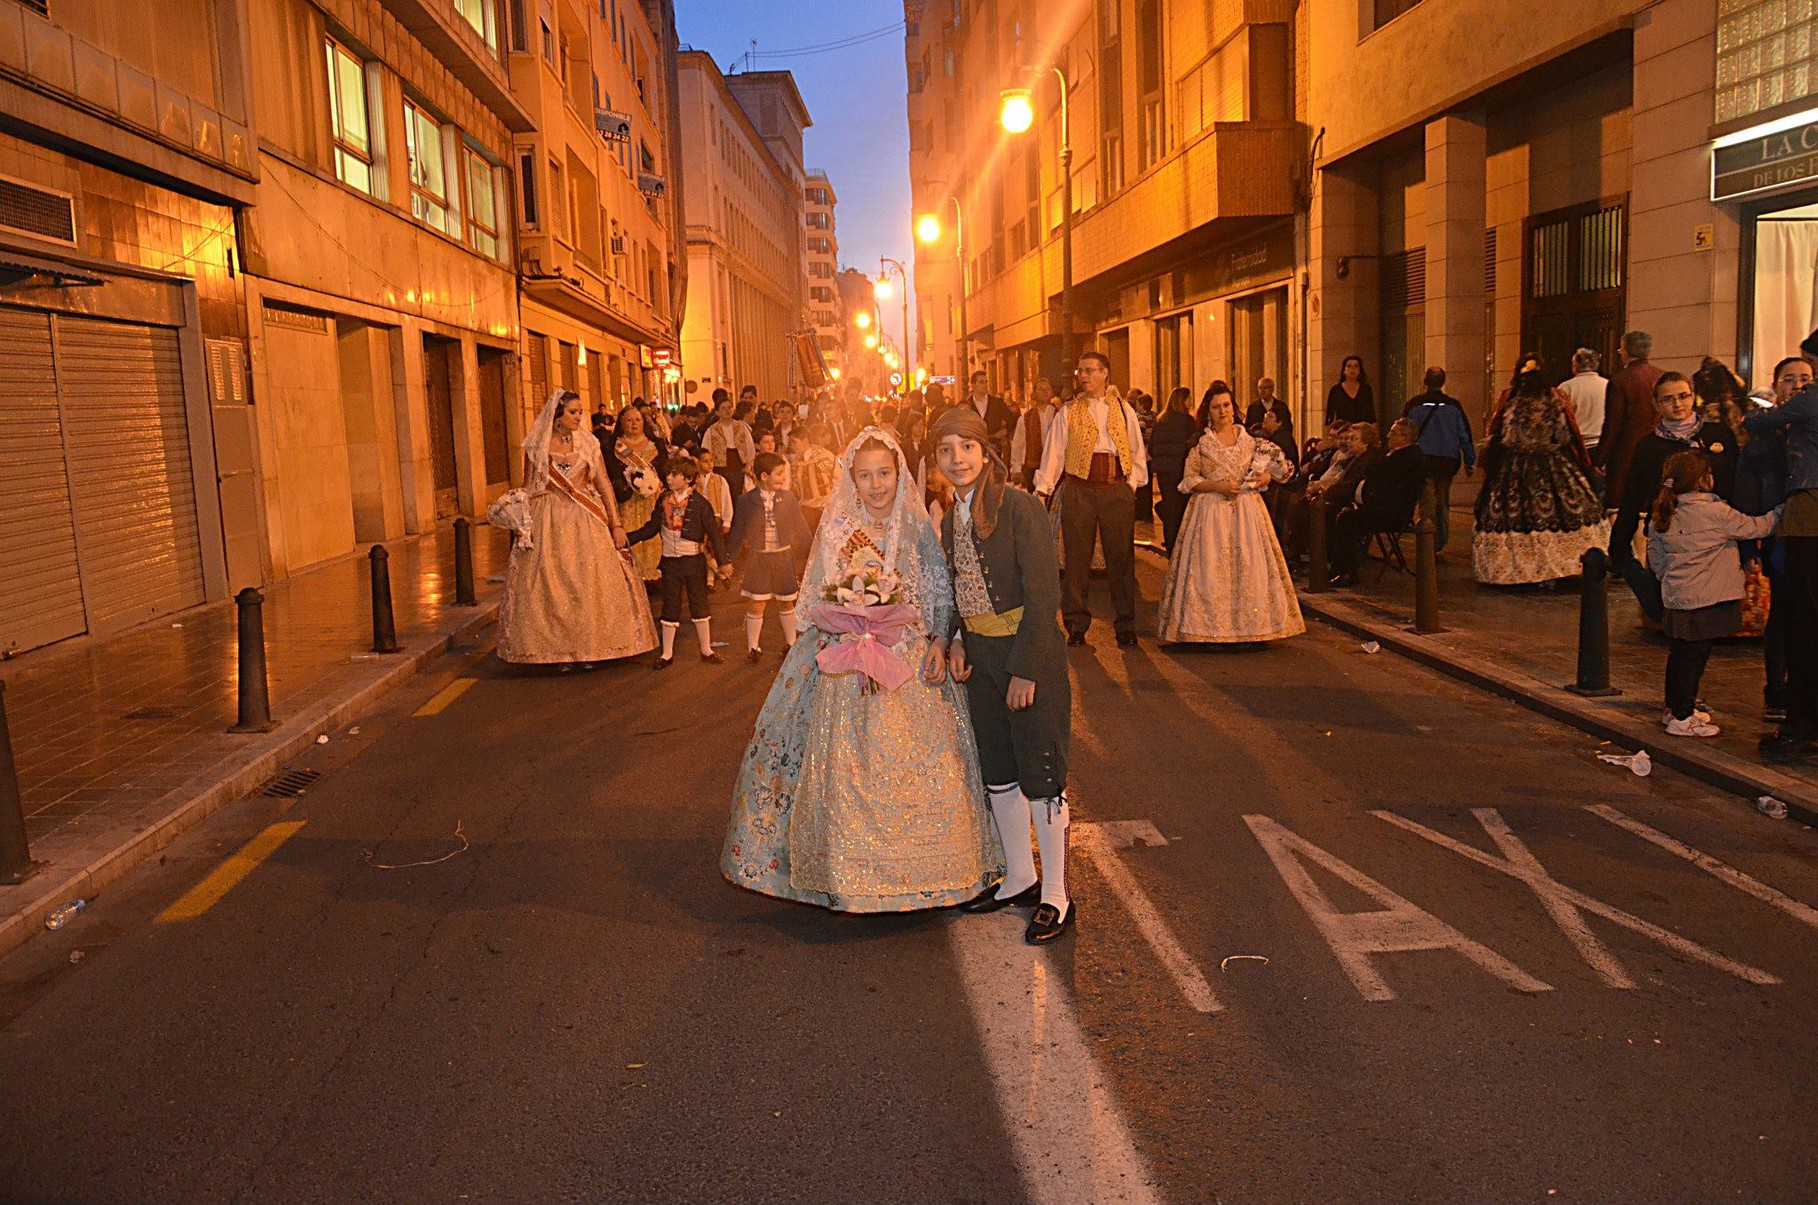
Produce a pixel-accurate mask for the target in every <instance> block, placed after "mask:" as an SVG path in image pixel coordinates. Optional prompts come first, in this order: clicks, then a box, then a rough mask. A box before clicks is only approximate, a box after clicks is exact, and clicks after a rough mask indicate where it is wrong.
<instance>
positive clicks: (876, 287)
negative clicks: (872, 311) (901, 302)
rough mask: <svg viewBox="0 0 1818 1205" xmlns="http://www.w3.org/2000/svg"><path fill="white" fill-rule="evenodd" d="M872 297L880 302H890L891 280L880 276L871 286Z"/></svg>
mask: <svg viewBox="0 0 1818 1205" xmlns="http://www.w3.org/2000/svg"><path fill="white" fill-rule="evenodd" d="M871 295H872V296H873V297H875V298H877V299H878V300H879V301H889V300H890V278H889V277H887V276H880V277H879V278H878V279H877V280H876V281H875V282H873V284H872V286H871Z"/></svg>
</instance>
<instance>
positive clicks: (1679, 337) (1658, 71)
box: [1307, 0, 1818, 417]
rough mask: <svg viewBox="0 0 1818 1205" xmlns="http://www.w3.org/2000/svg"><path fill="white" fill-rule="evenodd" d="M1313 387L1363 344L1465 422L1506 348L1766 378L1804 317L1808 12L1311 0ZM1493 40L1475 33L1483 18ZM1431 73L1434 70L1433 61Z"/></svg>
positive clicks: (1381, 394) (1397, 401) (1810, 131)
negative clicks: (1440, 380) (1516, 13)
mask: <svg viewBox="0 0 1818 1205" xmlns="http://www.w3.org/2000/svg"><path fill="white" fill-rule="evenodd" d="M1311 14H1312V17H1313V20H1312V22H1311V24H1310V27H1309V40H1310V51H1311V53H1310V72H1309V75H1310V79H1309V91H1310V96H1309V104H1308V109H1309V120H1310V122H1311V124H1312V126H1313V128H1314V131H1315V136H1316V139H1317V141H1316V144H1315V145H1316V146H1317V148H1318V149H1317V163H1318V168H1319V170H1318V173H1317V179H1316V185H1315V189H1314V196H1313V202H1312V211H1311V230H1310V242H1311V256H1310V260H1309V265H1308V269H1309V270H1308V280H1307V292H1308V310H1307V315H1308V317H1307V323H1308V338H1307V344H1308V355H1309V369H1308V371H1309V373H1310V375H1311V377H1312V379H1313V382H1314V386H1315V396H1318V393H1319V391H1320V390H1323V389H1324V388H1325V387H1326V386H1327V384H1329V382H1330V381H1331V380H1332V379H1333V378H1334V376H1335V374H1336V372H1337V369H1338V367H1339V362H1340V359H1341V358H1342V357H1343V356H1344V355H1346V354H1348V353H1352V352H1355V353H1357V354H1360V355H1363V356H1364V357H1365V358H1366V360H1367V361H1368V362H1369V364H1370V368H1371V371H1372V374H1373V375H1374V376H1376V377H1377V379H1378V385H1377V396H1378V399H1379V404H1380V405H1381V406H1382V408H1383V410H1384V413H1385V416H1387V414H1388V413H1389V412H1391V411H1394V412H1397V413H1398V412H1399V409H1400V405H1401V403H1402V402H1403V401H1404V400H1405V398H1406V397H1407V396H1408V395H1409V394H1411V393H1413V392H1415V391H1416V390H1417V389H1418V378H1419V376H1420V374H1421V371H1422V369H1423V367H1424V366H1425V365H1427V364H1439V365H1443V366H1445V367H1446V368H1447V369H1448V371H1449V372H1450V373H1451V385H1450V386H1449V388H1451V389H1452V390H1453V391H1454V392H1455V393H1457V394H1458V395H1459V396H1460V397H1462V398H1463V399H1464V400H1465V402H1466V405H1467V408H1468V409H1469V410H1470V411H1471V412H1472V413H1473V414H1474V415H1477V416H1480V417H1481V416H1482V415H1483V414H1484V412H1485V410H1486V407H1487V404H1488V403H1489V402H1490V401H1492V400H1493V399H1494V398H1495V397H1496V395H1497V394H1498V392H1499V391H1500V390H1501V388H1503V387H1504V386H1506V384H1507V383H1508V378H1509V375H1510V373H1511V372H1512V370H1513V367H1514V364H1515V361H1516V358H1517V357H1518V356H1520V355H1521V354H1522V353H1523V352H1527V351H1536V352H1539V353H1540V354H1541V356H1542V357H1543V358H1544V360H1545V362H1546V365H1547V368H1548V370H1549V372H1550V373H1551V374H1552V375H1553V376H1555V377H1564V376H1566V375H1568V374H1569V372H1570V357H1571V354H1572V351H1573V349H1574V348H1577V347H1590V348H1593V349H1596V350H1598V351H1600V352H1602V353H1603V354H1604V360H1605V365H1606V370H1607V369H1608V368H1610V367H1613V366H1614V362H1615V349H1616V344H1617V340H1618V339H1619V337H1620V335H1621V333H1622V332H1623V331H1624V330H1627V329H1644V330H1647V331H1649V332H1650V333H1651V334H1653V336H1654V359H1655V361H1656V362H1657V363H1660V364H1662V365H1663V366H1666V367H1670V368H1676V369H1682V370H1690V369H1693V368H1696V367H1697V365H1698V361H1699V359H1700V357H1702V356H1704V355H1706V354H1710V355H1715V356H1718V357H1720V358H1722V359H1724V360H1726V361H1729V362H1730V363H1732V364H1734V365H1736V366H1737V368H1738V369H1739V371H1740V372H1741V373H1742V374H1743V375H1744V376H1745V377H1746V378H1748V379H1749V380H1750V382H1751V384H1752V385H1755V386H1765V385H1766V384H1767V377H1768V375H1769V373H1770V372H1771V370H1772V367H1773V363H1774V361H1775V360H1777V359H1779V358H1780V357H1782V356H1783V355H1786V354H1787V353H1788V352H1789V351H1791V350H1793V349H1794V348H1795V347H1796V346H1797V344H1798V341H1799V339H1800V338H1801V337H1803V336H1804V335H1805V334H1806V333H1807V332H1808V331H1809V330H1810V329H1811V328H1812V326H1813V325H1814V324H1815V322H1814V319H1815V317H1818V313H1815V311H1814V306H1813V300H1814V299H1813V271H1812V264H1813V262H1814V253H1815V252H1818V188H1814V187H1813V186H1812V184H1811V180H1812V168H1813V166H1814V164H1815V163H1818V161H1815V160H1814V159H1813V158H1812V148H1818V61H1815V59H1818V16H1815V14H1814V11H1813V8H1812V5H1811V4H1809V3H1805V2H1803V0H1799V2H1796V3H1781V2H1776V0H1723V3H1721V4H1717V3H1712V2H1710V0H1661V2H1659V3H1640V2H1638V0H1577V2H1574V3H1563V2H1560V3H1539V4H1536V5H1533V6H1530V7H1529V8H1528V9H1526V10H1524V12H1523V16H1522V19H1521V20H1519V21H1510V20H1508V19H1507V13H1506V12H1505V11H1504V10H1503V9H1502V8H1501V7H1499V6H1497V5H1495V4H1492V3H1487V2H1481V0H1420V2H1418V3H1409V2H1408V0H1379V2H1377V3H1374V4H1365V5H1362V6H1361V7H1360V6H1359V5H1358V4H1356V3H1355V0H1313V3H1312V5H1311ZM1491 28H1493V29H1495V31H1496V36H1495V37H1494V38H1486V37H1484V36H1482V33H1483V31H1484V30H1486V29H1491ZM1437 64H1443V65H1444V69H1443V70H1433V69H1432V68H1433V67H1434V66H1435V65H1437Z"/></svg>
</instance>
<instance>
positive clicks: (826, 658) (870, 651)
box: [809, 603, 918, 690]
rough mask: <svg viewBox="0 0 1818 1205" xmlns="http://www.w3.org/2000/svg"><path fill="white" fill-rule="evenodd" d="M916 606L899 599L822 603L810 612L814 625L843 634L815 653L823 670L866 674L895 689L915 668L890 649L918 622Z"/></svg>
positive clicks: (816, 662)
mask: <svg viewBox="0 0 1818 1205" xmlns="http://www.w3.org/2000/svg"><path fill="white" fill-rule="evenodd" d="M917 617H918V613H917V611H916V609H915V608H914V607H911V606H907V605H905V604H902V603H897V604H894V605H892V606H888V607H846V606H833V605H831V604H826V603H823V604H820V605H818V606H816V607H815V608H814V611H813V612H812V613H811V615H810V617H809V618H810V619H811V620H812V621H813V623H814V626H815V627H817V628H819V629H820V630H821V631H823V632H828V633H831V634H833V635H836V636H840V637H842V639H841V640H839V641H838V642H837V643H834V644H830V645H828V646H827V647H826V648H824V649H822V650H821V651H820V652H819V653H816V654H815V657H814V660H815V664H817V665H819V666H820V667H821V671H822V672H823V673H829V674H849V673H852V672H854V671H857V672H858V673H861V674H864V675H865V676H866V677H867V678H870V679H871V681H872V682H875V683H876V684H877V685H878V686H881V687H883V688H884V689H885V690H895V689H896V688H897V687H899V686H901V685H902V684H903V683H905V682H907V681H908V680H909V679H910V678H913V677H914V676H915V671H913V670H912V669H910V668H909V667H908V666H907V665H905V664H903V659H902V658H901V657H898V656H897V655H896V654H895V653H893V652H891V651H890V650H891V649H892V648H893V647H895V645H896V643H897V641H899V640H901V639H902V638H903V633H904V632H906V631H908V630H909V628H910V627H911V626H912V625H913V624H914V623H915V621H916V619H917Z"/></svg>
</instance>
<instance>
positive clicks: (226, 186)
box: [0, 0, 262, 653]
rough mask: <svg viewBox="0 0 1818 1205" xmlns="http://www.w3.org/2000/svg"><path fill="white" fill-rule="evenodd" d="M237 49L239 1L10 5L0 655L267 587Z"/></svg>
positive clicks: (251, 184) (1, 160)
mask: <svg viewBox="0 0 1818 1205" xmlns="http://www.w3.org/2000/svg"><path fill="white" fill-rule="evenodd" d="M154 7H155V9H156V12H155V13H154V11H153V9H154ZM250 47H251V42H250V40H249V36H248V29H247V25H246V19H245V12H244V11H243V9H242V8H241V7H240V5H238V4H235V3H226V2H222V3H215V2H213V0H158V3H156V4H155V5H154V3H153V0H119V2H118V3H114V4H108V5H97V4H61V3H52V4H46V3H43V2H39V3H33V4H25V3H15V2H9V3H4V4H0V113H4V114H5V115H6V120H5V121H4V123H0V508H3V509H4V512H5V515H6V519H5V522H4V523H0V651H4V652H8V653H10V652H16V651H21V650H25V649H30V648H35V647H37V646H39V645H44V644H49V643H51V642H53V641H56V640H62V639H66V638H68V637H71V636H76V635H80V634H82V633H85V632H86V633H92V634H96V635H101V634H106V633H108V632H112V631H117V630H119V629H122V628H125V627H129V626H131V625H133V624H137V623H141V622H144V621H146V620H149V619H152V618H155V617H157V616H160V615H166V614H169V613H171V612H175V611H179V610H182V609H183V608H185V607H189V606H193V605H195V604H197V603H201V602H204V601H208V600H213V599H221V598H224V597H226V596H227V594H228V593H229V592H230V590H231V589H233V588H236V587H238V586H243V585H248V584H256V583H258V582H259V581H260V580H262V578H261V564H260V561H261V555H260V533H259V515H258V499H257V490H256V484H255V483H256V464H255V459H254V455H253V450H252V448H253V444H252V429H253V428H252V421H251V411H250V410H249V409H248V407H247V404H246V403H247V399H248V392H247V387H246V381H245V376H244V366H245V359H246V335H247V324H246V306H245V294H244V285H243V281H244V275H243V274H244V271H245V269H246V267H247V265H246V264H245V262H244V261H243V260H242V259H241V258H240V256H239V251H238V247H237V239H236V224H237V222H238V221H239V220H240V218H241V217H242V216H243V215H244V214H245V212H246V207H247V206H248V205H250V204H251V202H252V201H253V199H254V196H255V193H256V191H257V188H258V180H259V170H260V165H259V162H258V153H257V147H256V144H255V141H254V137H253V132H252V128H251V114H252V110H253V106H252V102H251V96H250V93H251V87H252V78H251V77H252V73H251V71H250V70H249V62H250ZM217 482H219V484H218V485H217Z"/></svg>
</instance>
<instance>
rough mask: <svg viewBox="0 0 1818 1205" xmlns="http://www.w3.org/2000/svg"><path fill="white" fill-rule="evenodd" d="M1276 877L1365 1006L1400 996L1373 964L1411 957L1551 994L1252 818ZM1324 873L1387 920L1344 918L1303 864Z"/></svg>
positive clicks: (1321, 853) (1306, 844)
mask: <svg viewBox="0 0 1818 1205" xmlns="http://www.w3.org/2000/svg"><path fill="white" fill-rule="evenodd" d="M1244 823H1245V824H1247V825H1249V826H1250V831H1251V832H1252V833H1253V834H1255V836H1256V840H1257V842H1258V843H1260V844H1261V845H1262V847H1263V852H1264V853H1266V854H1268V855H1269V861H1271V862H1273V863H1274V864H1275V869H1276V872H1277V873H1279V874H1280V875H1281V877H1282V881H1283V882H1284V883H1286V884H1287V885H1288V890H1289V891H1292V892H1293V893H1294V898H1295V899H1297V900H1299V901H1300V906H1301V907H1302V908H1304V909H1305V910H1306V913H1307V916H1308V917H1309V918H1310V919H1311V920H1312V921H1313V925H1314V927H1315V928H1317V929H1318V930H1319V933H1320V936H1322V937H1324V938H1325V939H1326V944H1327V945H1329V946H1331V947H1332V954H1333V956H1334V957H1335V958H1337V959H1338V964H1339V966H1341V967H1343V968H1344V970H1345V973H1346V974H1347V975H1349V976H1350V977H1351V982H1352V983H1353V984H1355V985H1356V987H1357V991H1358V994H1359V995H1361V996H1362V997H1363V998H1364V999H1365V1000H1379V1001H1380V1000H1393V999H1395V993H1394V991H1393V990H1391V989H1390V987H1389V985H1388V984H1387V983H1386V982H1385V981H1384V980H1383V977H1382V975H1381V974H1380V973H1378V971H1377V970H1376V967H1375V966H1374V965H1373V964H1372V963H1371V962H1370V956H1371V955H1372V954H1398V953H1402V952H1404V951H1410V950H1453V951H1456V952H1457V953H1459V954H1462V955H1463V956H1464V957H1465V958H1467V959H1469V960H1470V961H1471V962H1472V963H1474V964H1475V965H1476V966H1478V967H1480V968H1481V969H1483V970H1484V971H1487V972H1488V973H1490V974H1491V975H1494V976H1496V978H1498V979H1500V980H1502V981H1503V982H1504V983H1506V984H1508V985H1509V986H1510V987H1513V988H1515V989H1516V990H1517V991H1523V992H1550V991H1552V990H1553V988H1552V986H1551V985H1550V984H1546V983H1542V982H1541V981H1540V980H1538V979H1536V978H1534V977H1533V976H1532V975H1530V974H1528V973H1527V972H1526V971H1524V970H1522V969H1521V968H1520V967H1518V966H1516V965H1515V964H1514V963H1512V962H1510V961H1509V960H1508V959H1506V958H1504V957H1503V956H1502V955H1500V954H1498V953H1497V952H1496V951H1494V950H1492V949H1490V948H1489V947H1488V946H1485V945H1481V944H1479V943H1477V942H1474V941H1472V940H1471V939H1470V938H1468V937H1466V936H1465V935H1464V934H1463V933H1460V932H1459V931H1458V930H1457V929H1454V928H1453V927H1452V926H1450V925H1448V924H1446V923H1445V922H1444V921H1442V920H1440V919H1439V918H1438V917H1437V916H1434V915H1433V914H1432V913H1430V912H1427V911H1425V910H1423V909H1422V908H1420V907H1419V906H1418V905H1416V904H1414V903H1413V902H1412V901H1411V900H1407V899H1404V898H1403V897H1401V896H1399V895H1397V894H1395V893H1394V892H1393V891H1390V890H1389V889H1388V888H1387V887H1384V886H1383V885H1382V884H1381V883H1378V882H1377V881H1376V880H1375V879H1372V878H1371V877H1369V876H1368V875H1366V874H1364V873H1363V872H1362V871H1361V870H1358V869H1357V868H1356V867H1354V866H1352V865H1350V864H1349V863H1347V862H1345V861H1343V860H1341V859H1339V858H1338V857H1336V856H1334V855H1333V854H1330V853H1327V852H1326V851H1325V850H1323V849H1321V848H1320V847H1319V846H1317V845H1315V844H1313V843H1312V842H1311V841H1308V840H1307V839H1306V838H1305V837H1302V836H1300V835H1299V834H1298V833H1295V832H1292V831H1291V830H1289V829H1287V828H1284V827H1283V826H1281V825H1280V824H1278V823H1276V822H1275V821H1274V820H1271V819H1270V818H1269V817H1267V816H1255V815H1250V816H1245V817H1244ZM1303 858H1304V859H1305V860H1306V861H1308V862H1312V863H1313V864H1314V865H1316V866H1319V867H1322V868H1323V869H1325V870H1327V871H1329V872H1330V873H1331V874H1333V875H1334V876H1336V877H1337V878H1340V879H1343V880H1344V881H1345V882H1346V883H1349V884H1350V885H1351V886H1352V887H1355V888H1356V889H1357V890H1359V891H1361V892H1363V893H1364V894H1365V895H1367V896H1369V897H1370V898H1371V899H1373V900H1375V901H1377V902H1378V903H1380V904H1382V905H1383V910H1382V911H1380V912H1340V911H1339V910H1338V909H1337V908H1336V907H1334V906H1333V904H1332V901H1331V899H1330V898H1328V897H1327V895H1326V893H1325V892H1323V891H1321V890H1320V889H1319V885H1318V884H1317V883H1315V882H1314V881H1313V876H1312V875H1311V874H1309V873H1308V872H1307V868H1306V867H1305V866H1303V865H1301V861H1300V860H1301V859H1303Z"/></svg>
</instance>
